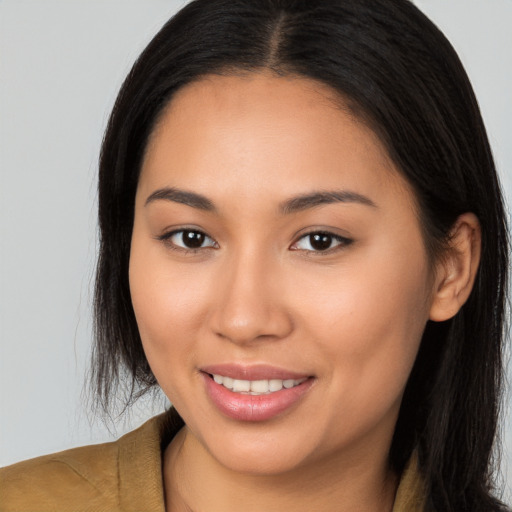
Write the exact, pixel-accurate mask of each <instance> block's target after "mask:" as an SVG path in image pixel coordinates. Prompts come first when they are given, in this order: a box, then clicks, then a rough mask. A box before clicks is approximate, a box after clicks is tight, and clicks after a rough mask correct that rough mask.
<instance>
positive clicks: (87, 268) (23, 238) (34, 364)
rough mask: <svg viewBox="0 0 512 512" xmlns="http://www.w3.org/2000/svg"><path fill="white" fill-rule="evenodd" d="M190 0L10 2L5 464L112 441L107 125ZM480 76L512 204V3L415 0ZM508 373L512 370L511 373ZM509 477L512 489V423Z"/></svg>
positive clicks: (6, 10)
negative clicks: (96, 375)
mask: <svg viewBox="0 0 512 512" xmlns="http://www.w3.org/2000/svg"><path fill="white" fill-rule="evenodd" d="M184 3H186V2H185V1H177V0H174V1H172V0H33V1H30V0H0V173H1V174H0V251H1V253H0V466H2V465H6V464H9V463H12V462H15V461H18V460H21V459H25V458H29V457H34V456H37V455H41V454H45V453H49V452H54V451H58V450H63V449H66V448H69V447H72V446H77V445H82V444H89V443H93V442H102V441H107V440H111V439H113V438H114V437H116V436H118V435H120V434H122V433H123V432H125V431H127V430H129V429H131V428H133V427H135V426H137V425H138V424H140V423H141V422H142V421H144V420H145V419H146V418H148V417H149V416H151V415H152V414H154V413H155V412H157V411H158V406H150V405H148V403H147V402H143V403H141V404H140V405H139V406H138V407H136V408H135V410H134V411H133V412H132V414H131V415H130V416H129V417H127V418H125V420H124V421H123V422H122V423H120V424H118V425H117V428H115V429H114V428H113V425H110V426H108V428H107V426H105V425H104V424H102V423H101V421H99V420H97V419H95V418H94V416H93V415H92V414H91V413H90V412H88V411H89V409H88V406H87V403H86V400H85V397H86V394H85V393H84V392H83V386H84V379H85V375H86V372H87V364H88V357H89V351H90V343H91V309H90V303H91V295H92V281H93V275H94V264H95V257H96V244H97V240H96V207H97V202H96V174H97V158H98V152H99V146H100V142H101V138H102V133H103V130H104V127H105V124H106V120H107V118H108V114H109V111H110V109H111V107H112V104H113V101H114V99H115V96H116V93H117V91H118V89H119V86H120V85H121V82H122V80H123V78H124V77H125V75H126V73H127V72H128V70H129V69H130V67H131V65H132V63H133V61H134V60H135V58H136V57H137V55H138V54H139V53H140V51H141V50H142V49H143V48H144V46H145V45H146V44H147V42H149V40H150V39H151V37H152V36H153V35H154V34H155V33H156V32H157V30H158V29H159V28H160V27H161V25H162V24H163V23H164V22H165V21H166V20H167V19H168V18H169V17H170V16H171V15H172V14H173V13H174V12H175V11H176V10H178V9H179V8H180V7H181V6H182V5H184ZM416 3H417V5H418V6H419V7H420V8H422V10H423V11H424V12H425V13H426V14H427V15H428V16H429V17H431V19H432V20H433V21H434V22H435V23H436V24H437V25H438V26H439V27H440V28H441V29H442V30H443V31H444V32H445V34H446V35H447V36H448V38H449V39H450V40H451V41H452V43H453V45H454V46H455V48H456V49H457V51H458V52H459V55H460V57H461V59H462V61H463V63H464V65H465V66H466V69H467V71H468V73H469V76H470V78H471V80H472V83H473V86H474V89H475V91H476V94H477V97H478V99H479V102H480V105H481V108H482V111H483V116H484V119H485V121H486V124H487V128H488V132H489V137H490V140H491V145H492V147H493V150H494V155H495V158H496V162H497V165H498V168H499V171H500V173H501V178H502V182H503V186H504V190H505V193H506V195H507V197H508V203H509V204H511V202H512V35H511V34H512V32H511V30H510V27H511V26H512V0H417V1H416ZM509 373H510V372H509ZM509 399H510V394H509V395H508V396H507V403H506V405H505V410H504V418H505V427H504V443H505V450H504V453H503V464H502V467H503V475H504V477H503V478H504V481H505V492H506V495H507V496H508V501H512V500H511V496H512V426H511V418H510V415H511V414H510V406H509Z"/></svg>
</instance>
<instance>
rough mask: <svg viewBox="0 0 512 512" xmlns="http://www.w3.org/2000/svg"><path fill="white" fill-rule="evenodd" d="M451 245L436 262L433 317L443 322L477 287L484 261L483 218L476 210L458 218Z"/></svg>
mask: <svg viewBox="0 0 512 512" xmlns="http://www.w3.org/2000/svg"><path fill="white" fill-rule="evenodd" d="M448 243H449V248H448V250H447V252H446V254H444V255H443V256H441V257H440V259H439V261H438V262H437V264H436V278H435V284H434V290H433V296H432V303H431V307H430V320H433V321H435V322H442V321H444V320H448V319H450V318H452V317H453V316H455V315H456V314H457V313H458V311H459V309H460V308H461V307H462V306H463V304H464V303H465V302H466V300H467V299H468V297H469V294H470V293H471V290H472V289H473V284H474V282H475V276H476V272H477V270H478V264H479V263H480V251H481V230H480V222H479V221H478V218H477V217H476V215H474V214H473V213H464V214H463V215H461V216H460V217H459V218H458V219H457V221H456V222H455V224H454V226H453V228H452V230H451V232H450V239H449V241H448Z"/></svg>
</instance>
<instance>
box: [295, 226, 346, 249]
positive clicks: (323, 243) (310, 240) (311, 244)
mask: <svg viewBox="0 0 512 512" xmlns="http://www.w3.org/2000/svg"><path fill="white" fill-rule="evenodd" d="M352 242H353V240H351V239H350V238H345V237H343V236H340V235H335V234H334V233H329V232H327V231H313V232H311V233H307V234H306V235H303V236H302V237H301V238H299V240H298V241H297V242H295V243H294V244H293V245H292V247H291V249H293V250H300V251H312V252H330V251H331V250H336V249H341V248H342V247H346V246H347V245H350V244H351V243H352Z"/></svg>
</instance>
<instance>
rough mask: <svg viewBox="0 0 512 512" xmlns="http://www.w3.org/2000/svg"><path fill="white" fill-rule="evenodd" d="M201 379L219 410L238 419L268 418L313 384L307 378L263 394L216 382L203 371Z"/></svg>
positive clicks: (293, 400)
mask: <svg viewBox="0 0 512 512" xmlns="http://www.w3.org/2000/svg"><path fill="white" fill-rule="evenodd" d="M203 379H204V381H205V385H206V392H207V393H208V396H209V397H210V399H211V400H212V402H213V403H214V404H215V405H216V407H217V408H218V409H219V410H220V412H222V413H223V414H224V415H226V416H228V417H229V418H232V419H234V420H239V421H265V420H270V419H271V418H274V417H275V416H277V415H279V414H281V413H283V412H284V411H286V410H288V409H290V408H291V407H292V406H293V405H295V404H296V403H297V402H298V401H299V400H300V399H301V398H302V397H303V396H304V394H305V393H307V392H308V391H309V389H310V388H311V386H312V384H313V379H312V378H309V379H307V380H305V381H304V382H302V383H301V384H299V385H298V386H294V387H293V388H289V389H286V388H283V389H281V390H280V391H274V392H273V393H268V394H265V395H246V394H243V393H235V392H233V391H230V390H229V389H227V388H225V387H224V386H222V385H221V384H217V383H216V382H215V381H214V380H213V379H212V378H211V377H210V376H209V375H208V374H206V373H203Z"/></svg>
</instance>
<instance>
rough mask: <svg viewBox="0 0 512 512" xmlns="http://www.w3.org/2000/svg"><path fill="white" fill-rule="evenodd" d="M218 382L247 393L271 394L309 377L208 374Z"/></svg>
mask: <svg viewBox="0 0 512 512" xmlns="http://www.w3.org/2000/svg"><path fill="white" fill-rule="evenodd" d="M208 375H209V376H210V378H212V379H213V380H214V381H215V382H216V383H217V384H220V385H221V386H224V387H225V388H226V389H229V391H233V392H234V393H241V394H246V395H253V396H258V395H269V394H272V393H276V392H277V391H281V390H282V389H291V388H294V387H296V386H299V385H300V384H302V383H303V382H305V381H306V380H307V379H308V377H303V378H300V379H262V380H243V379H233V378H231V377H227V376H226V375H219V374H210V373H209V374H208Z"/></svg>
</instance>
